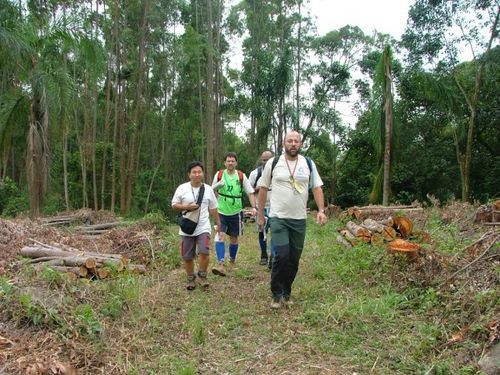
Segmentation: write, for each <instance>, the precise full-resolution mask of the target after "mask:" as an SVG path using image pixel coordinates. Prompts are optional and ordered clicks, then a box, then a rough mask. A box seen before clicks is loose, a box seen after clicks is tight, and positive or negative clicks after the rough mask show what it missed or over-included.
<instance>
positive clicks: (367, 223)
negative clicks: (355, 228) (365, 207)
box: [361, 219, 384, 233]
mask: <svg viewBox="0 0 500 375" xmlns="http://www.w3.org/2000/svg"><path fill="white" fill-rule="evenodd" d="M361 226H362V227H364V228H366V229H368V230H369V231H370V232H374V233H382V232H383V230H384V225H383V224H380V223H379V222H377V221H375V220H373V219H365V220H364V221H363V224H361Z"/></svg>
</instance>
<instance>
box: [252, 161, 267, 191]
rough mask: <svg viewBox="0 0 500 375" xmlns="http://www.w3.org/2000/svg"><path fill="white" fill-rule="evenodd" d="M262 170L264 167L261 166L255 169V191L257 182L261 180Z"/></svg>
mask: <svg viewBox="0 0 500 375" xmlns="http://www.w3.org/2000/svg"><path fill="white" fill-rule="evenodd" d="M263 169H264V167H263V166H262V165H259V166H258V167H257V177H256V178H255V182H254V184H253V186H252V187H253V188H254V189H255V188H256V187H257V182H259V178H261V176H262V170H263Z"/></svg>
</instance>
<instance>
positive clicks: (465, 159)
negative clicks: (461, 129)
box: [455, 7, 500, 202]
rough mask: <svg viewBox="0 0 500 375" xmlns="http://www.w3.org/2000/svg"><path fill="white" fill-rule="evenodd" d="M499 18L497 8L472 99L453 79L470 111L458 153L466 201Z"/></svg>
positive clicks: (463, 194)
mask: <svg viewBox="0 0 500 375" xmlns="http://www.w3.org/2000/svg"><path fill="white" fill-rule="evenodd" d="M499 17H500V7H497V13H496V15H495V21H494V22H493V25H492V27H491V34H490V39H489V41H488V46H487V47H486V51H485V52H484V53H483V57H482V59H481V61H480V62H479V67H478V69H477V73H476V79H475V82H474V92H473V93H472V97H471V98H470V99H469V96H468V95H467V93H466V92H465V90H464V88H463V87H462V85H460V83H459V82H458V80H457V79H456V77H455V81H456V82H457V85H458V87H459V89H460V91H461V92H462V95H463V96H464V97H465V100H466V102H467V105H468V107H469V110H470V118H469V128H468V129H467V143H466V146H465V155H461V154H460V152H459V153H458V162H459V164H461V168H460V171H461V179H462V200H463V201H464V202H465V201H468V200H469V198H470V169H471V161H472V146H473V142H474V129H475V127H476V122H477V105H478V101H479V93H480V91H481V87H482V85H483V77H484V70H485V68H486V62H487V58H486V57H487V56H488V53H489V52H490V50H491V47H492V45H493V41H494V40H495V38H496V37H497V36H498V30H497V27H498V20H499Z"/></svg>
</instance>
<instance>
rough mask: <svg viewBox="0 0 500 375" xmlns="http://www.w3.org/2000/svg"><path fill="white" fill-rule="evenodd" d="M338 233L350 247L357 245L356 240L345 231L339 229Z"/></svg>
mask: <svg viewBox="0 0 500 375" xmlns="http://www.w3.org/2000/svg"><path fill="white" fill-rule="evenodd" d="M339 233H340V235H341V236H342V237H343V238H345V239H346V240H347V241H348V242H349V243H350V244H351V246H356V245H357V244H358V238H357V237H356V236H355V235H354V234H352V233H351V232H349V231H348V230H347V229H340V230H339Z"/></svg>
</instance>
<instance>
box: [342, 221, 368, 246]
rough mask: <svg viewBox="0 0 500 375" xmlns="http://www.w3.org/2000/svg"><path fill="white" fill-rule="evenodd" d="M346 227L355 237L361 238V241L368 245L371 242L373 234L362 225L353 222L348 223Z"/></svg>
mask: <svg viewBox="0 0 500 375" xmlns="http://www.w3.org/2000/svg"><path fill="white" fill-rule="evenodd" d="M346 227H347V229H348V230H349V232H351V233H352V234H353V235H354V236H356V237H357V238H359V239H360V240H361V241H363V242H366V243H368V242H370V238H371V232H370V231H369V230H368V229H366V228H363V227H362V226H360V225H357V224H356V223H354V222H353V221H349V222H347V224H346Z"/></svg>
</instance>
